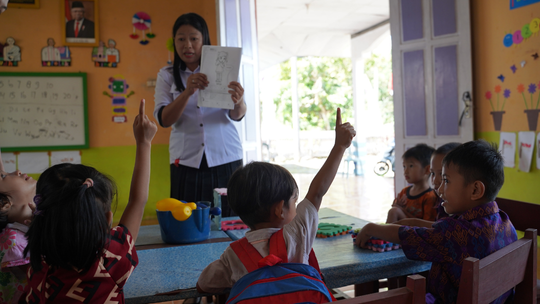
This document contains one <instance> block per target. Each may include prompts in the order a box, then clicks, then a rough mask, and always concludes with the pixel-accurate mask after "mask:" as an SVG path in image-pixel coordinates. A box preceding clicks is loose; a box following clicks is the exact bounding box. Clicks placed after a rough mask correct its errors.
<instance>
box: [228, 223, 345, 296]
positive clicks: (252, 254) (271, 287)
mask: <svg viewBox="0 0 540 304" xmlns="http://www.w3.org/2000/svg"><path fill="white" fill-rule="evenodd" d="M269 247H270V254H269V255H268V256H266V257H264V258H263V257H262V256H261V254H260V253H259V252H258V251H257V249H255V247H253V245H251V244H250V243H249V242H248V240H247V239H246V238H245V237H243V238H241V239H240V240H237V241H235V242H233V243H231V248H232V250H233V251H234V253H236V255H237V256H238V258H239V259H240V261H241V262H242V264H244V266H245V267H246V269H247V271H248V272H249V273H248V274H246V275H245V276H243V277H242V278H240V280H238V281H237V282H236V284H234V286H233V287H232V289H231V292H230V295H229V299H228V300H227V302H226V303H227V304H229V303H230V304H234V303H246V304H247V303H256V304H265V303H326V302H332V301H335V300H336V299H335V298H334V296H333V295H332V293H331V292H330V290H329V289H328V287H326V285H325V284H324V281H323V279H322V274H321V271H320V269H319V263H318V262H317V258H316V257H315V253H314V252H313V249H312V250H311V252H310V254H309V265H306V264H301V263H288V258H287V246H286V245H285V239H284V238H283V229H281V230H279V231H278V232H276V233H274V234H273V235H272V236H271V237H270V241H269Z"/></svg>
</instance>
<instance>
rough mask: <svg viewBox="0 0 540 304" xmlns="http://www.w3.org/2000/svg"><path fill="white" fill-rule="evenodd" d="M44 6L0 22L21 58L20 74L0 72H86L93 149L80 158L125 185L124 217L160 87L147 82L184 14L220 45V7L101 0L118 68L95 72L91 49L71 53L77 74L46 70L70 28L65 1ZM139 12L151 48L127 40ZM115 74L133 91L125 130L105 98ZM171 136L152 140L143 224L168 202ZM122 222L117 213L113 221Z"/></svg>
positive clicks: (208, 0) (102, 27)
mask: <svg viewBox="0 0 540 304" xmlns="http://www.w3.org/2000/svg"><path fill="white" fill-rule="evenodd" d="M40 2H41V4H40V8H39V9H18V8H9V9H8V10H7V11H6V12H5V13H3V14H2V15H1V16H0V42H1V43H5V41H6V38H7V37H10V36H11V37H13V38H15V41H16V42H15V44H16V45H18V46H19V47H20V48H21V54H22V56H21V57H22V61H21V62H20V63H19V66H18V67H0V72H7V71H9V72H85V73H87V75H88V83H87V85H88V117H89V133H90V149H88V150H83V151H82V162H83V164H86V165H91V166H95V167H96V168H97V169H98V170H100V171H101V172H104V173H106V174H108V175H110V176H112V177H113V178H114V179H115V180H116V182H117V183H118V185H119V206H118V210H119V211H120V210H123V209H124V207H123V206H124V205H125V204H126V202H127V197H128V192H129V183H130V180H131V174H132V170H133V163H134V160H135V154H134V151H135V146H134V145H135V140H134V138H133V131H132V123H133V119H134V117H135V116H136V114H137V109H138V104H139V100H140V99H142V98H144V99H146V100H147V106H146V111H147V114H148V115H149V116H150V117H152V111H153V107H154V102H153V101H154V88H153V87H147V86H146V82H147V80H148V79H152V78H153V79H155V78H156V76H157V72H158V71H159V69H160V68H162V67H164V66H166V65H167V59H168V51H167V49H166V40H167V39H168V38H169V37H171V36H172V26H173V24H174V21H175V20H176V18H178V16H180V15H181V14H183V13H187V12H194V13H197V14H199V15H201V16H203V17H204V18H205V20H206V22H207V23H208V28H209V31H210V38H211V41H212V43H213V44H216V43H217V30H216V29H217V28H216V4H215V0H197V1H188V0H159V1H147V0H145V1H142V0H101V1H100V2H99V14H100V18H99V21H100V22H99V31H100V37H101V40H102V41H107V40H108V39H114V40H115V41H116V48H117V49H118V50H119V51H120V63H119V66H118V68H100V67H94V64H93V62H92V55H91V54H92V48H91V47H70V50H71V54H72V55H71V58H72V66H71V67H42V66H41V49H42V48H43V47H45V46H46V44H47V39H48V38H54V40H55V41H56V46H57V47H58V46H62V36H61V35H62V26H64V24H65V23H64V21H63V19H62V18H61V6H60V5H61V3H63V1H60V0H41V1H40ZM139 11H143V12H146V13H148V14H149V15H150V17H151V18H152V31H153V33H154V34H155V35H156V37H155V38H153V39H149V41H150V42H149V44H147V45H141V44H139V40H140V38H139V39H137V40H134V39H131V38H130V37H129V35H130V34H131V33H132V32H133V27H132V25H131V18H132V16H133V15H134V14H135V13H136V12H139ZM138 33H139V35H140V34H141V33H140V32H138ZM171 59H172V54H171ZM116 74H122V75H123V76H124V77H125V79H126V80H127V84H128V85H129V86H130V87H129V89H128V91H131V90H133V91H134V92H135V94H134V95H132V96H131V97H129V98H128V99H127V111H128V113H127V117H128V122H127V123H124V124H117V123H113V122H112V121H111V117H112V106H111V99H110V98H109V97H107V96H105V95H103V91H107V92H109V91H108V85H109V81H108V79H109V77H111V76H114V75H116ZM152 119H153V118H152ZM169 130H170V129H163V128H161V127H160V128H159V131H158V133H157V135H156V137H155V138H154V141H153V143H154V147H153V149H152V151H153V155H152V182H151V191H150V198H149V204H148V206H147V208H146V212H145V217H155V211H154V210H155V202H156V201H157V200H158V199H161V198H164V197H168V196H169V164H168V162H169V160H168V151H167V149H168V142H169V140H168V139H169V133H170V131H169ZM1 146H2V144H1V143H0V147H1ZM119 213H120V212H119ZM120 215H121V214H115V219H119V216H120Z"/></svg>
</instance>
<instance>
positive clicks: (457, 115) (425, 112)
mask: <svg viewBox="0 0 540 304" xmlns="http://www.w3.org/2000/svg"><path fill="white" fill-rule="evenodd" d="M390 30H391V35H392V61H393V63H392V65H393V66H392V68H393V74H394V121H395V137H396V150H395V152H396V154H395V155H396V162H397V164H396V175H395V176H396V178H395V186H396V191H399V190H401V189H402V188H404V187H405V186H406V185H407V182H406V181H405V178H404V177H403V166H402V164H401V162H402V160H401V156H402V155H403V153H404V152H405V150H406V149H408V148H410V147H412V146H414V145H416V144H418V143H425V144H427V145H430V146H432V147H435V148H437V147H439V146H441V145H443V144H445V143H448V142H466V141H471V140H473V113H472V101H471V98H472V96H473V94H472V66H471V34H470V14H469V0H390Z"/></svg>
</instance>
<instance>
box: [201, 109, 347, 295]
mask: <svg viewBox="0 0 540 304" xmlns="http://www.w3.org/2000/svg"><path fill="white" fill-rule="evenodd" d="M355 135H356V132H355V131H354V128H353V127H352V126H351V125H350V124H349V123H344V124H342V123H341V110H340V109H339V108H338V110H337V117H336V140H335V144H334V147H333V148H332V151H331V152H330V155H329V156H328V158H327V160H326V161H325V163H324V165H323V166H322V167H321V169H320V170H319V172H318V173H317V175H316V176H315V178H314V179H313V181H312V182H311V185H310V187H309V190H308V193H307V195H306V198H305V199H304V200H303V201H302V202H300V204H298V207H297V206H296V201H297V200H298V186H297V185H296V181H295V180H294V178H293V176H292V175H291V173H290V172H289V171H287V169H285V168H283V167H281V166H278V165H273V164H270V163H265V162H252V163H250V164H248V165H246V166H244V167H242V168H239V169H238V170H236V171H235V172H234V173H233V175H232V176H231V178H230V180H229V184H228V186H227V192H228V193H227V196H228V200H229V204H230V206H231V208H232V209H233V211H234V212H235V213H236V214H238V216H240V218H241V219H242V221H243V222H244V223H245V224H246V225H248V226H249V228H251V230H250V231H248V232H247V233H246V236H245V237H246V239H247V240H248V242H249V243H250V244H251V245H253V247H255V249H256V250H257V251H258V252H259V253H260V254H261V256H262V257H266V256H268V254H269V244H268V241H269V239H270V237H271V236H272V235H273V234H274V233H276V232H278V231H279V230H281V229H283V239H284V240H285V245H286V247H287V258H288V262H289V263H303V264H307V265H309V254H310V252H311V249H312V246H313V241H314V240H315V236H316V233H317V226H318V221H319V218H318V211H319V207H320V205H321V202H322V198H323V196H324V194H326V191H328V188H329V187H330V185H331V184H332V181H333V180H334V177H335V175H336V172H337V169H338V168H339V164H340V163H341V159H342V157H343V153H344V152H345V150H346V149H347V148H348V147H349V146H350V145H351V142H352V139H353V137H354V136H355ZM247 273H248V271H247V269H246V267H245V266H244V265H243V263H242V262H241V261H240V259H239V258H238V256H237V255H236V253H235V251H234V250H233V249H232V248H231V246H229V247H227V249H225V252H224V253H223V254H222V255H221V257H220V259H219V260H217V261H214V262H212V263H211V264H210V265H208V266H207V267H206V268H205V269H204V270H203V272H202V273H201V276H200V277H199V281H198V282H197V290H199V292H206V293H217V292H221V291H223V290H224V289H227V288H231V287H232V286H233V285H234V284H235V283H236V282H237V281H238V280H239V279H240V278H242V277H243V276H244V275H246V274H247Z"/></svg>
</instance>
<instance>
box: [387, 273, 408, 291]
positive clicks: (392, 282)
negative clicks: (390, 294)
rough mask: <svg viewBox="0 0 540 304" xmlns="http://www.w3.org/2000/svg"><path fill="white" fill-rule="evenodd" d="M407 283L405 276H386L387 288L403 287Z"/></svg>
mask: <svg viewBox="0 0 540 304" xmlns="http://www.w3.org/2000/svg"><path fill="white" fill-rule="evenodd" d="M406 284H407V276H400V277H395V278H388V289H389V290H390V289H396V288H400V287H405V285H406Z"/></svg>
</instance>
